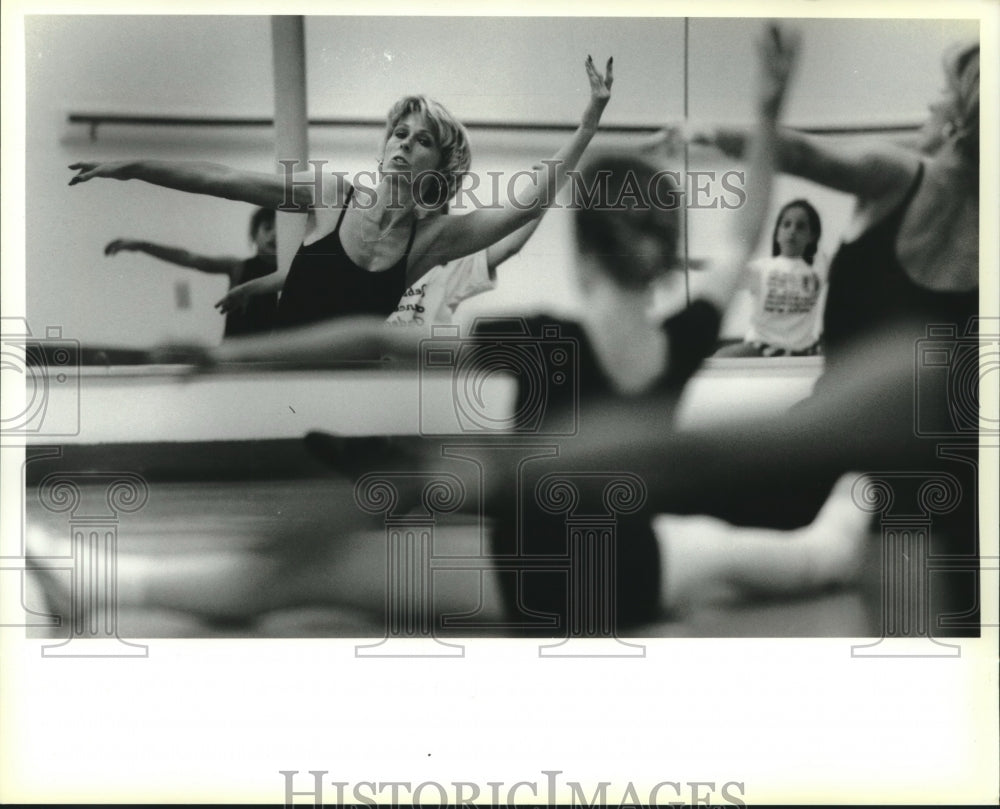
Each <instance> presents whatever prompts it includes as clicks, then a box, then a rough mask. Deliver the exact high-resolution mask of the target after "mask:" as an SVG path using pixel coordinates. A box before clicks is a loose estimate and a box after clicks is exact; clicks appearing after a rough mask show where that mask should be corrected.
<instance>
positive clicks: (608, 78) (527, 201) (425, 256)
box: [414, 56, 614, 276]
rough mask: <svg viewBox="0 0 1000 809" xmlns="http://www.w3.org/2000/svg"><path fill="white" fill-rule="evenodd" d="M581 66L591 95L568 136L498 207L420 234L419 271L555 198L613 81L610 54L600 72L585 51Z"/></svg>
mask: <svg viewBox="0 0 1000 809" xmlns="http://www.w3.org/2000/svg"><path fill="white" fill-rule="evenodd" d="M585 67H586V70H587V78H588V80H589V82H590V98H589V100H588V102H587V107H586V109H585V110H584V113H583V118H582V120H581V122H580V125H579V126H578V127H577V128H576V130H575V131H574V132H573V135H572V137H571V138H570V139H569V142H567V143H566V144H565V145H564V146H563V147H562V148H561V149H560V150H559V151H558V152H556V154H555V155H554V156H553V157H552V158H550V159H548V160H544V161H542V164H541V167H540V168H539V167H535V168H534V169H533V170H531V171H529V172H526V174H530V175H533V179H534V181H533V182H531V183H529V184H528V186H527V187H526V188H525V189H523V190H522V191H521V193H520V194H518V195H517V197H516V198H512V199H508V200H504V201H502V205H501V207H500V208H490V209H485V208H481V209H479V210H476V211H472V212H471V213H469V214H467V215H465V216H442V217H439V218H438V219H437V221H435V222H434V223H433V225H431V226H429V227H428V228H427V230H426V231H425V234H424V235H423V236H422V237H419V241H421V242H423V244H419V245H418V246H417V247H416V248H415V252H419V253H420V254H422V255H421V257H420V258H418V259H416V266H415V267H414V270H415V272H416V274H417V275H418V276H419V275H420V274H422V272H426V271H427V270H429V269H431V268H432V267H435V266H437V265H438V264H443V263H446V262H448V261H451V260H452V259H456V258H461V257H462V256H466V255H469V254H471V253H476V252H478V251H479V250H483V249H485V248H487V247H489V246H490V245H491V244H494V243H495V242H498V241H500V239H502V238H504V237H505V236H507V235H508V234H510V233H512V232H514V231H515V230H517V229H518V228H519V227H521V226H522V225H525V224H527V223H528V222H529V221H531V220H532V219H535V218H537V217H539V216H541V214H542V212H543V211H544V210H545V209H546V208H549V207H551V205H552V204H553V203H554V202H555V197H556V194H557V192H558V191H559V189H560V188H561V187H562V186H563V185H565V183H566V180H567V178H568V176H569V175H568V172H570V171H572V170H573V169H574V168H575V167H576V165H577V163H578V162H579V161H580V158H581V156H582V155H583V152H584V150H585V149H586V148H587V146H588V145H589V144H590V141H591V139H593V137H594V134H595V133H596V132H597V128H598V125H599V124H600V121H601V115H602V114H603V112H604V108H605V107H606V106H607V104H608V101H609V100H610V99H611V85H612V83H613V81H614V76H613V72H612V71H613V67H612V60H611V59H608V64H607V69H606V72H605V74H604V75H602V74H601V73H600V72H598V70H597V68H596V67H595V66H594V61H593V59H592V58H591V57H589V56H588V57H587V61H586V63H585Z"/></svg>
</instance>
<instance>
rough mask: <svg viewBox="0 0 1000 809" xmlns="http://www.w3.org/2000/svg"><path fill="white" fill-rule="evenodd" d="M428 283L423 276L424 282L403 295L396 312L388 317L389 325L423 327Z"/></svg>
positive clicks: (415, 285)
mask: <svg viewBox="0 0 1000 809" xmlns="http://www.w3.org/2000/svg"><path fill="white" fill-rule="evenodd" d="M428 283H429V281H428V280H426V276H425V277H424V280H422V281H421V282H420V283H419V284H414V285H413V286H412V287H410V288H409V289H407V290H406V292H404V293H403V297H402V298H400V299H399V305H398V306H397V307H396V311H395V312H394V313H393V314H392V315H390V317H389V322H390V323H413V324H415V325H417V326H420V325H423V322H424V315H425V313H426V311H427V310H426V307H425V306H424V299H425V298H426V296H427V285H428Z"/></svg>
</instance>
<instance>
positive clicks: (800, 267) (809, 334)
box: [716, 199, 827, 357]
mask: <svg viewBox="0 0 1000 809" xmlns="http://www.w3.org/2000/svg"><path fill="white" fill-rule="evenodd" d="M821 232H822V227H821V224H820V218H819V214H818V213H817V212H816V209H815V208H814V207H813V206H812V205H811V204H810V203H809V202H808V201H807V200H804V199H795V200H792V201H791V202H789V203H788V204H787V205H785V206H784V207H783V208H782V209H781V211H780V212H779V213H778V219H777V221H776V222H775V225H774V234H773V236H772V238H771V245H772V246H771V253H772V254H771V256H770V257H768V258H761V259H757V260H756V261H754V262H751V264H750V265H749V267H748V272H747V277H748V283H749V288H750V294H751V296H752V298H753V313H752V315H751V318H750V327H749V328H748V329H747V333H746V337H745V338H744V342H742V343H739V344H737V345H734V346H727V347H726V348H723V349H721V350H720V351H718V352H717V353H716V356H718V357H783V356H809V355H813V354H818V353H819V339H820V337H821V336H822V314H823V298H824V293H825V290H826V278H827V261H826V257H825V256H823V255H821V254H817V246H818V244H819V237H820V234H821Z"/></svg>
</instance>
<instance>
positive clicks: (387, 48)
mask: <svg viewBox="0 0 1000 809" xmlns="http://www.w3.org/2000/svg"><path fill="white" fill-rule="evenodd" d="M800 27H801V28H802V30H803V35H804V48H803V50H804V52H805V59H804V63H803V65H802V68H801V70H800V71H799V76H798V77H797V80H796V83H795V86H794V87H793V90H792V94H791V98H790V99H789V103H788V105H787V107H788V108H787V112H786V115H785V118H786V121H787V122H788V123H789V124H790V125H792V126H798V127H803V128H806V129H810V130H813V131H816V132H822V133H827V134H829V135H830V136H831V137H833V136H838V137H857V138H861V137H870V136H871V135H872V134H876V135H882V136H885V135H888V136H890V137H899V138H900V139H903V140H905V139H906V138H907V137H912V134H913V132H914V131H915V130H916V128H917V127H918V126H919V124H920V122H921V120H922V118H923V117H924V110H925V105H926V103H927V101H928V99H929V98H930V97H931V96H932V95H933V93H934V92H935V91H936V89H937V87H938V84H939V78H938V77H939V57H938V55H939V54H940V53H941V52H942V50H943V48H944V46H945V45H946V44H947V43H948V42H950V41H953V40H954V39H956V38H958V37H959V36H963V35H964V36H968V35H970V34H972V35H974V34H975V25H974V23H968V22H961V21H957V22H956V21H951V22H942V21H929V20H813V21H804V22H802V23H801V24H800ZM758 28H759V25H758V23H757V21H754V20H743V19H683V18H670V19H618V20H615V24H614V25H613V26H611V25H609V24H608V22H607V21H606V20H603V19H590V18H574V19H566V18H563V19H552V18H488V19H482V18H421V17H403V18H387V17H380V18H360V17H309V18H307V19H306V21H305V47H304V64H305V77H306V79H305V80H306V88H305V93H304V97H305V100H306V103H307V110H308V117H309V118H310V119H311V121H312V122H313V123H312V125H311V126H310V128H309V132H308V135H309V155H310V157H312V158H313V159H319V160H324V161H326V163H325V164H324V168H326V169H328V170H330V171H343V172H351V173H353V172H361V171H373V170H374V169H375V168H376V163H377V159H378V153H379V147H380V145H381V138H382V133H383V121H384V116H385V113H386V111H387V109H388V108H389V106H390V105H391V104H392V102H393V101H394V100H395V99H396V98H397V97H400V96H402V95H404V94H407V93H425V94H426V95H428V96H430V97H433V98H437V99H439V100H440V101H441V102H442V103H444V104H445V106H447V107H448V108H449V109H450V110H451V111H452V112H453V113H454V114H455V115H456V116H457V117H458V118H459V119H460V120H462V121H464V122H466V123H467V124H468V126H469V130H470V136H471V147H472V155H473V158H472V172H473V173H474V174H475V175H476V176H477V177H478V178H479V179H481V180H483V182H482V183H481V185H480V186H479V191H478V192H474V193H472V194H469V195H468V196H466V197H465V199H464V201H466V203H467V205H468V204H471V205H475V204H476V203H477V202H480V201H481V199H480V197H479V195H481V194H482V192H483V191H484V190H485V189H486V188H487V186H488V183H487V181H486V179H487V178H490V182H491V183H492V185H493V188H494V189H495V188H497V187H498V186H502V182H501V183H498V182H497V180H496V178H503V180H504V181H506V180H508V179H509V178H511V177H512V176H514V175H515V173H516V172H518V171H519V170H522V169H526V168H529V167H530V166H531V165H532V163H534V162H537V161H539V160H541V159H543V158H547V157H549V156H551V155H552V154H554V153H555V151H556V150H557V149H558V148H559V146H560V145H561V144H562V142H563V141H564V140H565V139H566V137H567V136H568V134H569V132H571V130H572V128H573V127H574V126H575V124H576V122H577V121H578V120H579V115H580V110H581V109H582V107H583V104H584V102H585V100H586V96H587V80H586V75H585V72H584V68H583V60H584V59H585V58H586V56H587V53H588V51H595V52H594V53H593V56H594V59H595V61H596V62H597V63H599V64H601V65H603V64H604V60H605V59H606V58H607V57H608V56H612V55H613V56H614V57H615V83H614V88H613V94H612V100H611V103H610V104H609V105H608V108H607V110H606V112H605V114H604V117H603V120H602V122H601V131H600V132H599V134H598V136H597V137H596V138H595V139H594V141H593V143H592V144H591V146H590V148H591V149H592V150H593V149H600V148H602V147H608V146H618V145H630V144H631V145H636V146H641V145H644V144H648V143H649V141H650V138H651V136H652V135H653V134H654V133H655V132H656V131H657V130H658V129H659V128H660V127H662V126H664V125H672V124H681V123H684V122H693V123H697V122H736V123H740V122H743V123H745V122H747V121H749V120H750V119H751V117H752V104H751V97H752V88H751V87H750V86H749V78H748V75H747V71H746V69H745V65H746V64H750V63H751V60H752V59H753V50H752V43H753V39H754V36H755V35H756V32H757V30H758ZM484 40H487V41H489V42H496V43H503V47H498V48H475V49H470V48H468V47H464V46H462V45H461V44H460V43H474V42H482V41H484ZM26 44H27V49H26V59H27V98H26V102H27V105H26V110H27V135H28V137H27V158H28V159H27V164H26V182H27V194H28V199H29V200H30V199H33V200H39V201H41V202H40V204H37V203H36V204H29V205H27V206H26V211H25V215H26V225H27V256H26V259H27V260H26V293H27V315H28V321H29V323H30V324H31V325H33V326H35V328H41V327H43V326H44V327H49V326H58V327H59V328H60V329H61V330H62V333H63V335H65V336H68V337H71V338H72V339H74V340H79V341H80V342H81V343H82V344H83V345H85V346H93V347H101V348H109V347H110V348H139V349H147V348H151V347H154V346H157V345H161V344H164V343H175V344H177V343H180V344H192V343H207V344H212V343H217V342H218V341H219V340H220V339H221V337H222V331H223V320H224V318H223V317H222V316H220V314H219V312H218V311H217V310H216V309H215V308H213V304H214V303H215V302H216V301H218V300H219V299H220V298H221V297H223V295H224V294H225V292H226V287H227V278H226V277H225V276H224V275H221V276H220V275H214V276H213V275H211V274H207V273H199V272H196V271H192V270H190V269H183V268H178V267H176V266H171V265H169V264H167V263H165V262H164V261H162V260H160V259H158V258H155V257H153V256H151V255H148V254H144V253H142V252H129V251H124V250H123V251H121V252H118V253H117V254H115V255H106V254H105V246H106V245H108V244H110V243H112V242H113V241H114V240H116V239H130V240H142V241H146V242H153V243H158V244H165V245H171V246H176V247H178V248H182V249H184V250H187V251H191V252H193V253H198V254H203V255H208V256H220V255H221V256H236V257H246V256H249V255H250V254H251V253H252V252H253V249H254V246H253V244H252V243H251V242H250V241H249V240H248V232H247V228H248V221H249V217H250V214H251V212H252V208H251V207H250V206H249V205H247V204H245V203H233V202H229V201H226V200H220V199H215V198H212V197H207V196H199V195H193V194H184V193H178V192H175V191H170V190H164V189H161V188H156V187H153V186H151V185H148V184H144V183H141V182H126V183H118V182H108V181H101V182H93V183H89V184H87V185H85V186H82V187H80V188H72V189H71V188H67V185H66V183H67V180H68V179H69V178H70V177H71V176H72V173H71V172H69V171H68V170H67V169H66V166H67V165H69V164H70V163H74V162H78V161H105V160H113V159H131V158H156V159H166V160H196V161H210V162H216V163H221V164H225V165H229V166H233V167H236V168H241V169H250V170H257V171H273V170H274V169H275V167H276V164H275V159H276V153H275V144H274V130H273V128H272V127H271V126H269V125H268V122H269V121H270V119H271V118H272V117H273V116H274V114H275V82H274V77H275V71H274V70H273V69H272V60H271V52H272V30H271V24H270V20H269V18H267V17H252V16H246V17H192V16H174V17H161V16H155V17H148V16H121V17H107V16H99V17H98V16H45V17H41V16H38V17H29V18H28V19H27V24H26ZM820 44H822V47H820ZM811 46H815V47H811ZM831 52H833V53H836V52H841V53H843V54H845V58H844V59H843V60H828V59H821V58H820V56H819V54H821V53H831ZM887 53H892V54H893V58H891V59H887V58H885V54H887ZM283 55H284V56H287V57H288V58H289V59H294V58H295V54H293V53H292V54H283ZM283 55H282V54H280V53H279V60H280V59H281V58H282V56H283ZM876 80H877V86H878V92H873V91H872V88H873V84H874V83H875V82H876ZM286 81H287V80H286ZM286 91H287V85H286V87H285V89H282V90H280V91H279V92H282V93H283V92H286ZM658 157H659V158H661V159H662V160H663V163H664V165H665V166H666V167H667V168H668V169H671V170H673V171H676V172H678V173H679V175H682V176H685V177H686V178H687V181H686V185H687V188H686V189H685V190H686V191H687V194H686V201H687V205H686V213H687V214H688V216H687V219H686V222H685V224H684V230H685V232H686V235H687V241H686V242H684V241H682V243H681V248H680V249H681V251H683V253H684V259H685V264H686V265H688V266H692V267H697V266H699V265H700V264H701V263H702V262H703V261H704V260H706V259H708V258H710V256H711V252H712V248H713V246H714V245H715V244H716V243H717V242H718V233H719V232H720V229H722V228H724V227H725V225H726V221H727V216H729V215H730V214H731V213H732V211H731V208H732V207H733V206H734V205H738V204H739V203H740V202H741V199H742V197H741V194H742V188H743V182H744V179H745V175H743V174H742V173H741V172H742V169H743V164H742V162H741V161H740V160H739V159H734V158H732V157H727V156H726V155H724V154H722V153H721V152H719V151H718V150H716V149H712V148H709V147H700V146H697V145H693V146H691V147H690V148H688V149H687V150H684V149H683V148H679V145H678V144H677V143H674V144H673V148H672V149H671V148H669V146H668V148H666V149H664V150H662V151H661V152H660V153H659V155H658ZM692 183H693V185H692ZM563 198H564V199H567V195H566V193H565V192H564V194H563ZM796 198H804V199H807V200H809V201H810V202H812V204H813V205H814V207H815V208H816V210H817V211H818V213H819V216H820V218H821V221H822V235H821V238H820V239H819V245H818V247H819V255H820V256H821V257H822V256H830V255H832V253H833V252H834V251H835V249H836V246H837V244H838V242H839V239H840V236H841V235H842V233H843V230H844V228H845V226H846V224H847V221H848V217H849V213H850V210H851V201H850V200H849V199H848V198H847V197H845V196H844V195H842V194H839V193H837V192H833V191H829V190H827V189H824V188H821V187H819V186H816V185H814V184H811V183H808V182H806V181H803V180H797V179H795V178H792V177H787V176H781V177H779V179H778V181H777V183H776V184H775V188H774V191H773V199H772V203H771V207H772V209H773V211H772V214H771V215H770V216H769V217H768V222H767V224H766V226H765V228H764V230H765V231H766V232H765V234H764V237H763V238H762V241H761V245H760V247H759V249H758V254H759V255H760V256H762V257H764V256H768V255H770V252H771V250H770V244H769V241H770V231H771V229H772V228H773V224H774V220H775V217H776V215H777V211H778V209H779V208H780V206H781V205H783V204H784V203H785V202H787V201H789V200H792V199H796ZM457 207H462V206H461V205H459V206H457ZM53 230H56V231H57V233H58V235H56V233H54V232H53ZM288 238H289V239H293V238H297V237H295V236H294V235H293V236H290V237H288ZM571 243H572V240H571V223H570V217H569V215H568V212H567V211H566V210H559V209H556V210H552V211H549V212H548V213H547V215H546V217H545V221H543V222H542V224H541V226H540V227H539V228H538V230H537V232H536V233H535V234H534V235H533V236H532V237H531V239H530V240H529V241H528V242H527V244H526V245H525V246H524V248H523V249H522V250H521V252H520V253H519V254H518V255H516V256H515V257H514V258H513V259H511V260H510V261H509V264H508V265H507V266H505V267H503V268H502V269H500V270H499V274H498V283H497V285H496V287H495V289H493V290H492V291H489V292H486V293H484V294H481V295H477V296H476V297H475V298H471V299H469V300H467V301H465V302H463V303H462V305H461V306H460V307H459V309H458V310H457V311H456V319H457V321H458V322H459V323H461V324H463V325H466V324H469V323H471V322H472V321H473V320H474V319H475V318H476V317H477V316H479V315H483V314H494V313H517V314H523V313H525V312H526V311H547V312H555V313H572V312H573V311H574V310H577V309H578V308H579V306H580V297H579V291H578V287H577V283H576V281H575V279H574V278H573V271H572V263H573V262H572V255H571V254H572V246H571ZM293 248H294V245H291V246H288V245H284V246H283V248H282V252H283V253H284V252H285V250H288V249H293ZM699 283H700V278H699V273H698V272H697V271H692V272H690V273H688V277H687V278H686V279H681V281H679V282H677V283H673V284H669V285H668V286H669V290H668V292H667V293H666V294H665V296H664V297H665V300H664V301H663V305H664V307H665V308H668V309H669V308H671V307H673V308H676V307H677V306H678V305H681V304H683V301H684V298H685V297H690V296H691V295H692V294H697V290H698V286H699ZM817 305H821V301H818V302H817ZM750 311H751V302H750V299H749V295H748V294H746V293H743V294H741V295H740V296H738V297H737V299H736V300H735V302H734V305H733V306H732V308H731V311H730V312H729V315H728V316H727V318H726V319H725V323H724V325H723V330H722V334H721V338H722V341H723V342H724V343H733V342H739V340H740V339H742V338H743V336H744V335H745V333H746V330H747V326H748V322H749V317H750ZM758 365H759V364H758V363H745V364H743V366H742V367H744V368H745V369H750V368H753V367H757V366H758Z"/></svg>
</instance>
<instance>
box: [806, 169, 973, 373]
mask: <svg viewBox="0 0 1000 809" xmlns="http://www.w3.org/2000/svg"><path fill="white" fill-rule="evenodd" d="M923 174H924V167H923V164H922V163H921V164H920V167H919V169H918V170H917V174H916V176H915V177H914V179H913V184H912V185H911V186H910V189H909V191H907V193H906V196H905V197H904V198H903V201H902V202H900V203H899V205H898V206H897V207H896V208H895V209H894V210H893V211H892V212H891V213H890V214H889V215H888V216H886V217H885V218H884V219H883V220H881V221H880V222H877V223H876V224H874V225H873V226H872V227H870V228H868V230H866V231H865V232H864V233H862V234H861V235H860V236H859V237H858V238H857V239H855V240H854V241H853V242H849V243H844V244H841V246H840V249H839V250H838V251H837V254H836V256H834V258H833V262H832V263H831V264H830V275H829V287H828V290H827V302H826V309H825V310H824V312H823V346H824V351H825V353H826V355H827V358H828V359H829V358H833V359H836V358H837V357H839V356H840V355H841V353H842V351H843V350H844V349H845V348H847V347H848V346H849V345H850V344H851V343H852V342H853V341H855V340H858V339H860V338H865V337H869V336H871V335H873V334H875V333H876V332H878V331H881V330H883V329H884V328H887V327H890V326H899V325H901V324H903V323H906V324H908V325H909V326H910V327H911V328H916V329H917V331H919V332H921V333H920V334H915V335H914V336H915V337H917V338H919V337H921V336H925V334H924V332H925V331H926V326H927V325H935V324H955V325H956V327H957V328H958V329H960V330H964V328H965V325H966V322H967V320H968V318H969V317H971V316H973V315H975V314H976V312H977V311H978V308H979V290H978V288H976V289H973V290H970V291H968V292H945V291H940V290H934V289H928V288H927V287H923V286H920V285H919V284H917V283H916V282H915V281H914V280H913V279H912V278H910V276H909V275H908V274H907V272H906V270H905V269H904V268H903V266H902V265H901V264H900V263H899V259H898V258H897V257H896V238H897V236H898V235H899V228H900V226H901V225H902V222H903V217H904V216H906V212H907V210H908V209H909V207H910V203H911V201H912V200H913V198H914V196H916V193H917V189H918V188H919V187H920V183H921V180H922V179H923ZM960 333H961V331H960Z"/></svg>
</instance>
